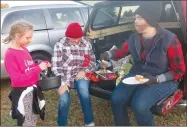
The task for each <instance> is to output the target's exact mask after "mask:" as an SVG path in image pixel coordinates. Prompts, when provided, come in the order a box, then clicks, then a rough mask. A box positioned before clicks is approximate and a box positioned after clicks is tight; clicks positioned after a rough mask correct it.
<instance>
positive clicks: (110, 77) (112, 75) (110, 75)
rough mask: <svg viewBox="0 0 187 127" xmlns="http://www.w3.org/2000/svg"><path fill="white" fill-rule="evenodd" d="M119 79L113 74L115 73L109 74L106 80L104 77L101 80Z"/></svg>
mask: <svg viewBox="0 0 187 127" xmlns="http://www.w3.org/2000/svg"><path fill="white" fill-rule="evenodd" d="M116 78H117V75H116V74H113V73H108V74H107V75H106V78H104V77H101V80H114V79H116Z"/></svg>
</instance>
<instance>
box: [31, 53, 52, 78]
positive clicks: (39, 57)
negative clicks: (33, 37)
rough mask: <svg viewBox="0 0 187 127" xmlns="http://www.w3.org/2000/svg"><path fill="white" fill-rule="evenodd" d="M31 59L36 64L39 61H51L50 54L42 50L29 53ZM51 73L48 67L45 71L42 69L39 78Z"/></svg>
mask: <svg viewBox="0 0 187 127" xmlns="http://www.w3.org/2000/svg"><path fill="white" fill-rule="evenodd" d="M31 56H32V59H33V61H34V62H35V63H36V64H37V63H40V62H41V61H49V62H51V56H50V55H49V54H47V53H43V52H34V53H31ZM51 74H52V71H51V68H48V70H46V71H42V72H41V73H40V79H42V78H43V77H45V76H47V77H48V76H49V75H51Z"/></svg>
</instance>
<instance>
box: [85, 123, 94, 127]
mask: <svg viewBox="0 0 187 127" xmlns="http://www.w3.org/2000/svg"><path fill="white" fill-rule="evenodd" d="M85 126H90V127H91V126H95V123H94V122H92V123H90V124H85Z"/></svg>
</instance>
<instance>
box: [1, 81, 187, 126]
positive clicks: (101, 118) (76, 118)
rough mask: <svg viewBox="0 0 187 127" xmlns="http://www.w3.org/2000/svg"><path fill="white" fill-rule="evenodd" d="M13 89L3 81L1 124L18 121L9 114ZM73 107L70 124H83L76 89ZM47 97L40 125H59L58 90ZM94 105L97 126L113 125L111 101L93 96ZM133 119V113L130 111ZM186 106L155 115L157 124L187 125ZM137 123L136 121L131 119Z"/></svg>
mask: <svg viewBox="0 0 187 127" xmlns="http://www.w3.org/2000/svg"><path fill="white" fill-rule="evenodd" d="M10 91H11V87H10V81H3V82H1V126H14V125H16V121H15V120H12V118H11V117H10V116H9V112H10V108H11V104H10V101H9V99H8V94H9V92H10ZM70 94H71V108H70V114H69V121H68V125H69V126H82V125H84V123H83V114H82V111H81V106H80V103H79V99H78V97H77V94H76V92H75V91H71V92H70ZM44 95H45V98H46V117H45V120H44V121H41V120H40V119H39V118H38V123H37V125H38V126H57V124H56V119H57V106H58V94H57V92H56V91H47V92H45V93H44ZM92 105H93V111H94V118H95V123H96V125H97V126H111V125H113V116H112V113H111V107H110V103H109V101H106V100H103V99H100V98H96V97H94V96H92ZM129 114H130V118H131V120H132V119H133V114H132V112H131V111H129ZM186 121H187V115H186V108H184V107H180V106H176V107H175V108H174V109H173V110H172V111H171V112H170V113H168V114H167V115H166V116H165V117H160V116H155V123H156V125H157V126H186V125H187V123H186ZM131 122H132V123H133V125H136V123H135V121H134V120H132V121H131Z"/></svg>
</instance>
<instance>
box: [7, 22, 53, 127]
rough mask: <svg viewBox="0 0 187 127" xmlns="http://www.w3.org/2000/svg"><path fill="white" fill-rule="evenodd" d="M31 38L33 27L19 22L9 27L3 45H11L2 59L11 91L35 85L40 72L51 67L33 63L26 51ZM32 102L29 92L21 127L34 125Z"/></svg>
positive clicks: (31, 93)
mask: <svg viewBox="0 0 187 127" xmlns="http://www.w3.org/2000/svg"><path fill="white" fill-rule="evenodd" d="M32 36H33V26H32V25H31V24H29V23H27V22H24V21H20V22H17V23H15V24H13V25H12V26H11V29H10V32H9V36H8V37H7V38H6V39H5V40H4V43H5V42H6V43H11V44H10V47H9V48H8V49H7V51H6V53H5V58H4V59H5V67H6V70H7V72H8V74H9V76H10V79H11V85H12V87H13V90H14V89H19V88H20V89H23V88H28V87H30V86H33V85H37V81H38V79H39V74H40V72H41V71H43V70H45V69H47V67H50V66H51V65H50V63H48V62H41V63H40V64H38V65H36V64H35V63H34V61H33V59H32V57H31V55H30V53H29V51H28V50H27V49H26V46H27V45H28V44H29V43H30V42H31V41H32ZM32 102H33V91H30V92H29V93H27V95H26V96H25V97H24V98H23V103H24V107H25V120H24V122H23V126H34V125H36V122H37V116H36V115H35V114H34V113H33V109H32Z"/></svg>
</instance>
